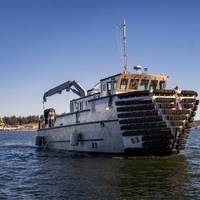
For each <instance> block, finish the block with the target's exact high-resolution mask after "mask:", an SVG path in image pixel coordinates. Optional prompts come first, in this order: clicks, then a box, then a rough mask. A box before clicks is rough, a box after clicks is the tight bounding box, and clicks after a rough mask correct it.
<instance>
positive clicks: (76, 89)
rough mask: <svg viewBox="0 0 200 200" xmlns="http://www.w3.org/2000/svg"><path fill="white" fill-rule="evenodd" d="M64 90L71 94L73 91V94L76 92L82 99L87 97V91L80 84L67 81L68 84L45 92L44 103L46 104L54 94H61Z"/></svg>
mask: <svg viewBox="0 0 200 200" xmlns="http://www.w3.org/2000/svg"><path fill="white" fill-rule="evenodd" d="M72 87H74V88H72ZM63 90H66V91H67V92H69V91H70V90H71V91H72V92H74V93H75V94H77V95H78V96H80V97H84V96H86V90H85V89H84V88H83V87H82V86H81V85H80V84H79V83H78V82H76V81H75V80H73V81H67V82H65V83H63V84H61V85H59V86H57V87H55V88H52V89H50V90H48V91H47V92H45V93H44V95H43V101H44V102H46V101H47V97H50V96H52V95H54V94H61V93H62V91H63Z"/></svg>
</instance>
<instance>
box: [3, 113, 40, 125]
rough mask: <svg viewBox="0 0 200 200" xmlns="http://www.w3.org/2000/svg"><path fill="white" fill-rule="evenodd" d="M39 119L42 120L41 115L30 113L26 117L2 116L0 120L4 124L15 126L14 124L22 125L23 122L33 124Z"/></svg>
mask: <svg viewBox="0 0 200 200" xmlns="http://www.w3.org/2000/svg"><path fill="white" fill-rule="evenodd" d="M40 120H43V115H41V116H39V115H31V116H27V117H16V116H15V115H13V116H10V117H3V118H2V122H3V123H4V125H11V126H16V125H24V124H31V123H33V124H35V123H39V121H40Z"/></svg>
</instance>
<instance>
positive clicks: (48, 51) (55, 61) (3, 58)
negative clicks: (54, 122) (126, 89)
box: [0, 0, 200, 118]
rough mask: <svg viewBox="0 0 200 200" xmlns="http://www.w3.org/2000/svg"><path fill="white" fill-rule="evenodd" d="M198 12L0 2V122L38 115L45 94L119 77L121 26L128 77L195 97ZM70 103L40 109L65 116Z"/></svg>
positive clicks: (59, 1)
mask: <svg viewBox="0 0 200 200" xmlns="http://www.w3.org/2000/svg"><path fill="white" fill-rule="evenodd" d="M199 10H200V1H195V0H192V1H189V0H187V1H184V0H182V1H181V0H180V1H178V0H168V1H160V0H157V1H156V0H151V1H149V0H140V1H138V0H17V1H16V0H0V74H1V77H0V99H1V100H0V103H1V104H0V115H12V114H15V115H17V116H19V115H23V116H26V115H31V114H42V110H43V108H42V95H43V92H45V91H46V90H48V89H50V88H51V87H54V86H56V85H58V84H60V83H62V82H64V81H67V80H73V79H74V80H78V81H79V82H80V83H81V84H82V85H84V86H85V88H86V89H90V87H92V86H93V85H94V84H95V83H96V82H98V80H99V79H101V78H103V77H104V76H107V75H112V74H115V73H118V72H121V71H122V70H123V68H122V54H121V52H120V45H119V31H118V24H119V23H120V21H121V20H122V19H123V18H125V19H126V21H127V25H128V28H127V29H128V55H129V56H128V63H129V70H130V71H131V70H132V69H133V66H134V65H135V64H141V65H143V66H147V67H149V71H150V72H153V73H165V74H167V75H169V78H170V79H169V82H168V86H169V87H174V86H175V85H179V86H180V88H181V89H194V90H197V92H198V93H199V94H200V75H199V74H200V68H199V64H200V23H199V22H200V12H199ZM70 98H75V95H73V94H69V93H68V94H67V93H66V94H64V93H63V95H56V96H54V97H52V98H49V101H48V103H47V104H46V106H54V107H55V108H56V109H57V111H58V113H61V112H64V111H65V112H67V111H68V102H69V99H70ZM197 118H200V115H199V113H198V116H197Z"/></svg>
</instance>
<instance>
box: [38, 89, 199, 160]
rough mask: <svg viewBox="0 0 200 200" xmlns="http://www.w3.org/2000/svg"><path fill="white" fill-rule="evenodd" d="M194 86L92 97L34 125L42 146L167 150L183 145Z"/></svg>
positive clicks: (153, 152) (113, 151) (165, 152)
mask: <svg viewBox="0 0 200 200" xmlns="http://www.w3.org/2000/svg"><path fill="white" fill-rule="evenodd" d="M196 96H197V94H196V93H195V92H193V91H183V92H182V93H181V94H177V93H175V91H174V90H158V91H155V92H153V93H150V92H149V91H142V92H138V91H137V92H129V93H123V94H118V95H112V96H108V97H106V98H98V99H92V100H91V101H90V102H89V104H90V106H91V107H90V109H88V110H86V111H83V112H76V113H70V114H67V115H64V116H62V117H59V118H58V121H57V123H56V125H55V127H52V128H44V129H40V130H38V137H37V142H36V144H37V145H38V146H40V147H42V148H44V149H57V150H66V151H75V152H91V153H109V154H126V155H129V156H137V155H159V156H160V155H161V156H162V155H163V156H165V155H170V154H172V153H179V152H180V151H181V150H183V149H184V148H185V143H186V139H187V137H188V134H189V131H190V128H191V123H192V121H193V120H194V115H195V111H196V110H197V105H198V103H199V102H198V100H196Z"/></svg>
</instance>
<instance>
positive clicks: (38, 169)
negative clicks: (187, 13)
mask: <svg viewBox="0 0 200 200" xmlns="http://www.w3.org/2000/svg"><path fill="white" fill-rule="evenodd" d="M35 136H36V134H35V133H30V132H28V133H26V132H23V133H19V132H18V133H17V132H15V133H3V132H0V199H28V200H29V199H200V145H199V144H200V130H193V131H192V133H191V135H190V137H189V141H188V144H187V148H186V150H185V151H184V153H183V154H182V155H178V156H171V157H164V158H132V159H125V158H121V157H102V156H95V157H94V156H86V155H85V156H83V155H74V154H69V153H63V152H62V153H61V152H50V151H39V150H37V149H36V148H35V147H34V139H35Z"/></svg>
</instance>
